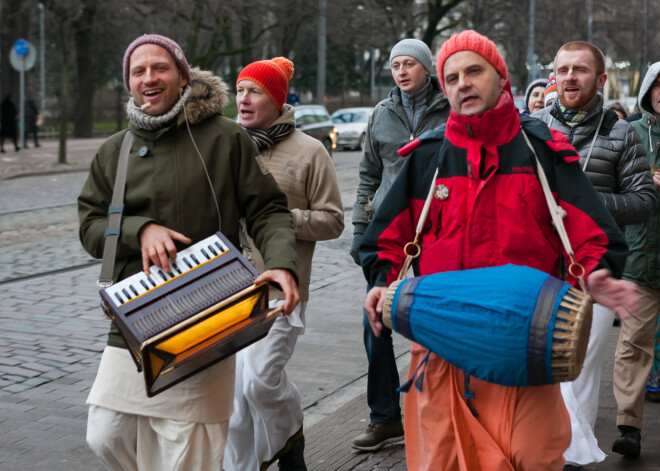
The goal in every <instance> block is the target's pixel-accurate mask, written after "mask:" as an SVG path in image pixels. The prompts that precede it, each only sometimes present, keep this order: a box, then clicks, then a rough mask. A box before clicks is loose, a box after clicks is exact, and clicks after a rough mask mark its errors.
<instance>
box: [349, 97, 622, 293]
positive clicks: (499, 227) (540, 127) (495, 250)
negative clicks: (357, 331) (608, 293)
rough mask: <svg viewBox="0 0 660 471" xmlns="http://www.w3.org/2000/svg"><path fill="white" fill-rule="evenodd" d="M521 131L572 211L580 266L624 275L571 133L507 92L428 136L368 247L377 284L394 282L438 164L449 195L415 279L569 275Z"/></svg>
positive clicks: (435, 215) (425, 241) (436, 211)
mask: <svg viewBox="0 0 660 471" xmlns="http://www.w3.org/2000/svg"><path fill="white" fill-rule="evenodd" d="M521 119H522V123H521ZM521 124H522V128H524V129H525V131H526V133H527V135H528V137H529V138H530V140H531V141H532V144H533V146H534V149H535V150H536V153H537V155H538V157H539V159H540V161H541V164H542V166H543V169H544V171H545V173H546V176H547V178H548V180H549V183H550V188H551V190H552V192H553V194H554V196H555V199H556V201H557V203H558V204H559V205H560V206H561V207H562V208H563V209H564V210H565V211H566V212H567V216H566V217H565V218H564V224H565V226H566V230H567V232H568V236H569V239H570V241H571V245H572V247H573V251H574V252H575V254H576V260H577V261H578V262H579V263H581V264H582V265H583V266H584V267H585V269H586V272H587V273H590V272H591V271H593V270H594V269H596V268H608V269H610V270H611V271H612V273H613V276H615V277H620V276H621V272H622V269H623V264H624V262H625V257H626V253H627V246H626V243H625V240H624V238H623V235H622V234H621V232H620V231H619V229H618V227H617V226H616V224H615V222H614V220H613V219H612V217H611V216H610V214H609V212H608V211H607V210H606V209H605V207H604V206H603V205H602V203H601V201H600V199H599V197H598V195H597V193H596V191H595V190H594V188H593V187H592V185H591V183H589V181H588V180H587V178H586V177H585V175H584V173H583V172H582V170H581V169H580V167H579V166H578V160H579V155H578V154H577V152H576V151H575V149H573V147H571V145H570V144H569V143H568V142H567V141H566V139H565V137H564V136H563V134H561V133H559V132H557V131H553V130H549V129H548V127H547V126H546V125H545V124H544V123H543V122H541V121H539V120H537V119H535V118H529V117H522V118H519V116H518V113H517V111H516V109H515V106H514V104H513V100H512V99H511V98H510V96H509V95H508V94H506V93H503V95H502V99H501V100H500V102H499V104H498V106H497V107H496V108H495V109H492V110H489V111H486V112H484V113H482V114H480V115H476V116H464V115H457V114H455V113H453V111H452V113H451V114H450V117H449V120H448V121H447V125H446V129H444V135H443V127H441V128H438V129H436V130H433V131H429V132H427V133H425V134H424V135H422V136H420V139H419V141H420V142H419V144H420V145H419V147H417V149H416V150H415V151H414V153H413V154H412V155H411V156H410V158H409V161H408V162H407V164H406V165H405V166H404V168H403V170H402V172H401V174H400V175H399V177H398V178H397V180H396V182H395V183H394V185H393V187H392V188H391V189H390V191H389V193H388V194H387V196H386V198H385V200H384V202H383V204H382V205H381V207H380V209H379V211H378V212H377V214H376V216H375V218H374V220H373V221H372V223H371V224H370V225H369V228H368V230H367V232H366V233H365V235H364V239H363V241H362V245H361V247H360V259H361V262H362V267H363V270H364V273H365V276H366V278H367V280H368V281H369V283H370V284H371V285H372V286H386V285H389V284H390V283H391V282H392V281H394V280H395V279H396V277H397V274H398V271H399V269H400V266H401V264H402V263H403V260H404V258H405V256H404V253H403V246H404V245H405V243H406V242H409V241H412V240H413V238H414V232H415V228H416V226H417V221H418V219H419V216H420V213H421V210H422V207H423V205H424V200H425V199H426V196H427V194H428V191H429V187H430V185H431V179H432V177H433V174H434V172H435V169H436V167H437V168H438V176H437V178H436V181H435V185H436V188H438V186H439V185H444V187H446V190H447V192H448V194H447V197H446V198H445V199H441V198H438V197H437V196H439V193H441V192H439V191H438V192H436V195H437V196H436V197H434V198H433V199H432V202H431V206H430V211H429V214H428V218H427V222H426V224H425V225H424V229H423V235H422V238H421V242H422V243H421V245H422V253H421V255H420V257H419V260H418V261H417V262H416V263H417V265H416V269H417V270H416V273H418V274H420V275H426V274H430V273H436V272H443V271H450V270H460V269H468V268H481V267H488V266H497V265H504V264H507V263H512V264H514V265H526V266H530V267H533V268H537V269H539V270H542V271H544V272H546V273H550V274H552V275H554V276H561V274H560V267H561V256H562V253H563V250H562V245H561V242H560V239H559V236H558V235H557V233H556V232H555V230H554V228H553V226H552V221H551V218H550V212H549V210H548V207H547V203H546V201H545V197H544V194H543V190H542V187H541V184H540V182H539V179H538V177H537V175H536V162H535V159H534V155H533V154H532V152H531V151H530V149H529V147H528V146H527V144H526V142H525V140H524V137H523V136H522V133H521V131H520V130H521ZM412 147H414V145H413V146H412ZM440 188H442V187H440ZM568 281H569V282H571V283H575V280H572V279H569V280H568Z"/></svg>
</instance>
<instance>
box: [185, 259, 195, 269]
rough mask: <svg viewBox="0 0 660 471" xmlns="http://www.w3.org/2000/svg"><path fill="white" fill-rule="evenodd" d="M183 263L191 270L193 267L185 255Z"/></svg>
mask: <svg viewBox="0 0 660 471" xmlns="http://www.w3.org/2000/svg"><path fill="white" fill-rule="evenodd" d="M183 263H185V264H186V265H188V268H190V269H191V270H192V267H193V266H192V263H190V262H189V261H188V259H187V258H186V257H183Z"/></svg>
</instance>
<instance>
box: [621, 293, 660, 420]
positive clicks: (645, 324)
mask: <svg viewBox="0 0 660 471" xmlns="http://www.w3.org/2000/svg"><path fill="white" fill-rule="evenodd" d="M637 295H638V296H639V310H638V311H636V312H633V313H632V317H631V318H629V319H626V320H625V321H623V322H621V332H620V333H619V343H618V344H617V346H616V355H615V356H614V397H615V398H616V403H617V405H618V407H619V412H618V413H617V416H616V424H617V425H629V426H631V427H636V428H638V429H641V428H642V416H643V415H644V393H645V391H646V380H647V379H648V377H649V372H650V371H651V364H652V363H653V353H654V349H655V323H656V320H657V319H658V309H659V308H660V289H653V288H648V287H646V286H638V287H637Z"/></svg>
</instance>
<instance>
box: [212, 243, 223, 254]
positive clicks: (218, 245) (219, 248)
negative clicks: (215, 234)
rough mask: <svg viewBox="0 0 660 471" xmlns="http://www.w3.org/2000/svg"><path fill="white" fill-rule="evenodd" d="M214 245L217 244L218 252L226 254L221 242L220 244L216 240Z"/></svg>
mask: <svg viewBox="0 0 660 471" xmlns="http://www.w3.org/2000/svg"><path fill="white" fill-rule="evenodd" d="M214 244H215V246H216V247H217V248H218V251H219V252H220V253H222V252H224V250H222V245H220V242H218V241H217V240H216V241H215V242H214Z"/></svg>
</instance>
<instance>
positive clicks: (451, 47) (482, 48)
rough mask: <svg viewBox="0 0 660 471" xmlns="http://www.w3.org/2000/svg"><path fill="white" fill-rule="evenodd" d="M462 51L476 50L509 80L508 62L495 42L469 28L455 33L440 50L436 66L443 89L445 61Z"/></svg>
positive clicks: (501, 75)
mask: <svg viewBox="0 0 660 471" xmlns="http://www.w3.org/2000/svg"><path fill="white" fill-rule="evenodd" d="M460 51H472V52H476V53H477V54H479V55H480V56H481V57H483V58H484V59H486V60H487V61H488V62H489V63H490V64H491V65H492V66H493V67H495V70H497V73H498V74H500V77H503V78H505V79H507V80H509V73H508V72H507V69H506V64H505V63H504V59H502V56H501V55H500V53H499V52H498V51H497V47H496V46H495V43H494V42H493V41H491V40H490V39H488V38H487V37H486V36H483V35H481V34H479V33H477V32H476V31H473V30H471V29H468V30H465V31H463V32H461V33H458V34H454V35H453V36H452V37H451V38H449V39H448V40H447V41H446V42H445V43H444V44H443V45H442V47H441V48H440V52H438V62H437V65H436V68H437V71H438V80H439V81H440V85H442V89H443V90H444V88H445V78H444V75H443V69H444V67H445V61H446V60H447V59H448V58H449V56H451V55H452V54H455V53H457V52H460Z"/></svg>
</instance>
